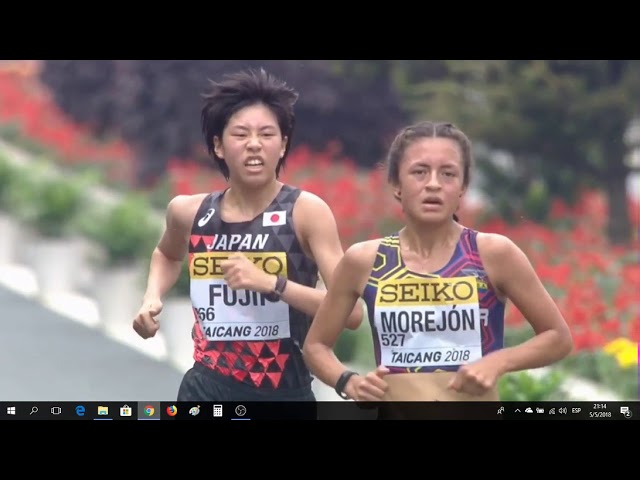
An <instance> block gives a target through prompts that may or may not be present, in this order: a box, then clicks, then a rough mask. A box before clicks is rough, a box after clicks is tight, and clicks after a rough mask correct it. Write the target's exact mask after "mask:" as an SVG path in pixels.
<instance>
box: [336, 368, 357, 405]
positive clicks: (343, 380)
mask: <svg viewBox="0 0 640 480" xmlns="http://www.w3.org/2000/svg"><path fill="white" fill-rule="evenodd" d="M354 375H357V373H356V372H352V371H351V370H347V371H345V372H343V373H342V375H340V378H338V381H337V382H336V388H335V390H336V393H337V394H338V395H340V396H341V397H342V398H344V399H345V400H346V399H347V398H348V397H347V394H345V393H344V387H346V386H347V382H348V381H349V379H350V378H351V377H353V376H354Z"/></svg>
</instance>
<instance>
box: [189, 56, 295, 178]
mask: <svg viewBox="0 0 640 480" xmlns="http://www.w3.org/2000/svg"><path fill="white" fill-rule="evenodd" d="M210 84H211V90H210V91H209V92H207V93H205V94H204V95H203V98H204V106H203V107H202V113H201V122H202V134H203V135H204V141H205V144H206V146H207V150H208V152H209V154H210V155H211V156H212V157H213V159H214V160H215V161H216V163H217V165H218V167H219V168H220V171H221V172H222V174H223V175H224V177H225V178H226V179H227V180H228V179H229V167H228V166H227V163H226V162H225V161H224V159H222V158H219V157H218V156H217V155H216V154H215V150H214V142H213V138H214V137H219V138H222V132H223V131H224V129H225V127H226V126H227V123H228V122H229V119H230V118H231V116H233V114H235V113H236V112H237V111H238V110H241V109H243V108H245V107H248V106H251V105H255V104H258V103H260V104H264V105H265V106H267V107H268V108H269V109H270V110H271V111H272V112H273V113H274V115H275V116H276V118H277V119H278V125H279V126H280V131H281V132H282V136H283V137H287V145H286V148H285V151H284V155H283V156H282V158H281V159H280V161H279V162H278V165H277V167H276V177H277V176H278V175H279V174H280V169H281V168H282V167H283V166H284V163H285V160H286V158H287V155H288V153H289V149H290V147H291V140H292V136H293V130H294V126H295V112H294V106H295V103H296V102H297V100H298V97H299V95H298V92H296V91H295V90H294V89H293V88H292V87H290V86H289V85H287V83H286V82H284V81H283V80H281V79H279V78H277V77H275V76H274V75H272V74H270V73H267V72H266V71H265V70H264V69H262V68H261V69H258V70H255V69H248V70H243V71H240V72H236V73H231V74H227V75H225V76H224V77H223V78H222V79H221V80H220V81H219V82H215V81H212V80H210Z"/></svg>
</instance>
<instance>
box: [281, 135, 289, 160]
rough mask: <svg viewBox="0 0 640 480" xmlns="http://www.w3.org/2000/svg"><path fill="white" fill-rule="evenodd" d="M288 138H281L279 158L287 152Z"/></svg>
mask: <svg viewBox="0 0 640 480" xmlns="http://www.w3.org/2000/svg"><path fill="white" fill-rule="evenodd" d="M288 141H289V138H288V137H282V149H281V150H280V158H282V157H284V152H285V151H286V150H287V142H288Z"/></svg>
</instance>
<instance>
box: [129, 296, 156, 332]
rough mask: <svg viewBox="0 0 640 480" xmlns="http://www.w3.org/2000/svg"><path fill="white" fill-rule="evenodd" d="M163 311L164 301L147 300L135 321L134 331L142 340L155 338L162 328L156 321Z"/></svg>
mask: <svg viewBox="0 0 640 480" xmlns="http://www.w3.org/2000/svg"><path fill="white" fill-rule="evenodd" d="M161 311H162V301H161V300H160V299H159V298H154V299H148V300H147V299H145V300H144V302H142V306H141V307H140V310H139V311H138V314H137V315H136V318H135V319H134V320H133V329H134V330H135V331H136V333H137V334H138V335H140V336H141V337H142V338H144V339H147V338H151V337H153V336H155V334H156V332H157V331H158V329H159V328H160V324H159V323H158V321H157V320H156V319H155V317H156V316H157V315H159V314H160V312H161Z"/></svg>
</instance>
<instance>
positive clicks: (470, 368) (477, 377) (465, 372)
mask: <svg viewBox="0 0 640 480" xmlns="http://www.w3.org/2000/svg"><path fill="white" fill-rule="evenodd" d="M500 375H502V368H501V366H500V364H499V363H498V362H497V359H496V358H492V357H491V356H488V357H484V358H482V359H481V360H478V361H477V362H474V363H470V364H468V365H463V366H461V367H460V368H459V369H458V371H457V373H456V374H455V375H454V377H453V378H452V379H451V381H450V382H449V388H450V389H451V390H455V391H456V392H460V393H466V394H469V395H478V396H479V395H483V394H485V393H487V392H488V391H489V390H491V389H492V388H494V387H495V386H496V383H497V382H498V379H499V378H500Z"/></svg>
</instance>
